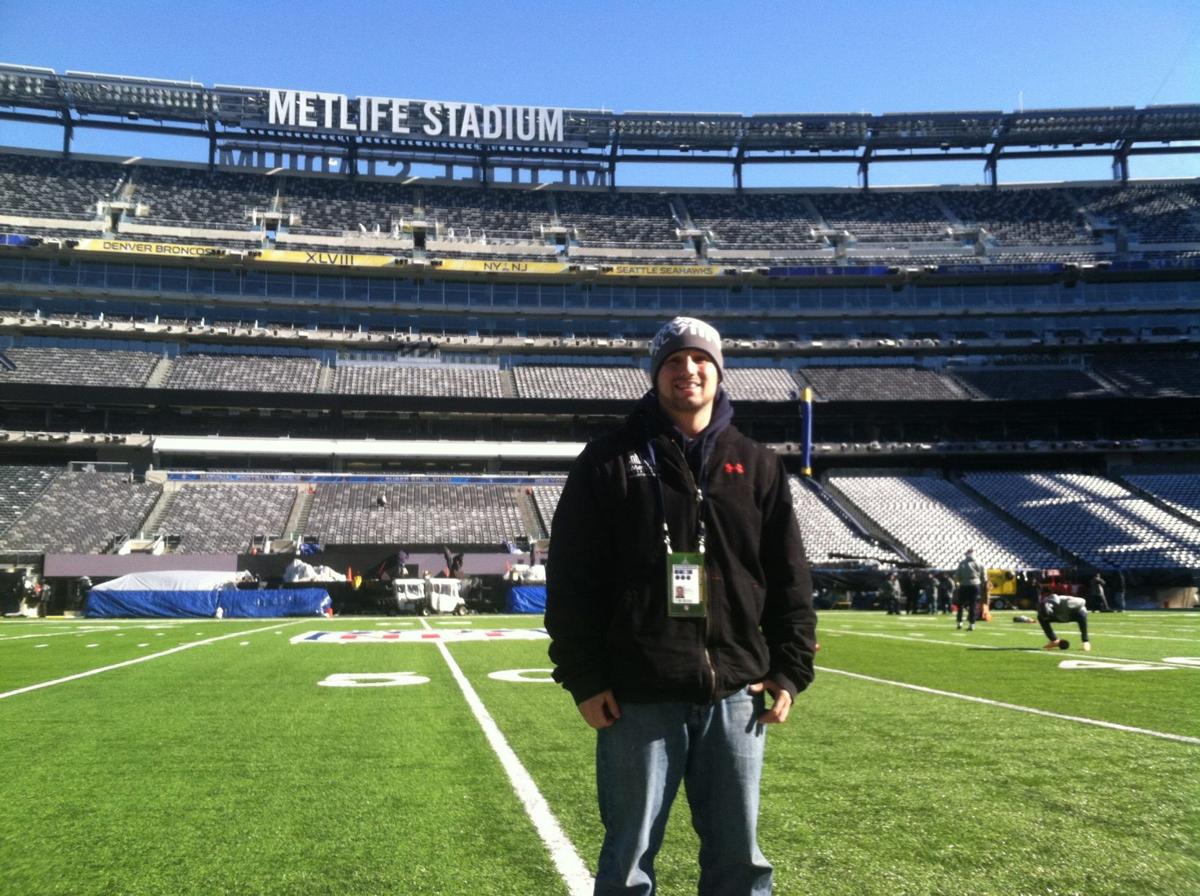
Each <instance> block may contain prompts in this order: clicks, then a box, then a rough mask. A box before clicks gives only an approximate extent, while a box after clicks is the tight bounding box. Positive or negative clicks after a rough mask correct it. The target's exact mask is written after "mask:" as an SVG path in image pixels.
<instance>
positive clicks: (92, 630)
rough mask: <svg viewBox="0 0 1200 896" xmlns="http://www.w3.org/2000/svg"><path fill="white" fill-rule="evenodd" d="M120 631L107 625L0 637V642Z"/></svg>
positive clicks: (116, 627)
mask: <svg viewBox="0 0 1200 896" xmlns="http://www.w3.org/2000/svg"><path fill="white" fill-rule="evenodd" d="M115 631H120V628H119V627H118V626H115V625H108V626H104V627H102V628H73V629H70V630H67V631H60V632H41V633H38V634H32V635H5V636H4V637H0V641H27V640H29V639H30V638H58V637H61V636H62V635H93V634H96V633H97V632H115Z"/></svg>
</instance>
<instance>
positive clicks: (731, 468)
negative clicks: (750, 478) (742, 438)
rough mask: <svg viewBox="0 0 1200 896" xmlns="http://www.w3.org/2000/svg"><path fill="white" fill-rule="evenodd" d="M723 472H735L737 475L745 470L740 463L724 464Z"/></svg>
mask: <svg viewBox="0 0 1200 896" xmlns="http://www.w3.org/2000/svg"><path fill="white" fill-rule="evenodd" d="M725 472H726V473H737V474H738V475H741V474H742V473H745V472H746V468H745V467H743V466H742V465H741V464H726V465H725Z"/></svg>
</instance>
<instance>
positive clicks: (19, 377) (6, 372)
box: [0, 346, 159, 387]
mask: <svg viewBox="0 0 1200 896" xmlns="http://www.w3.org/2000/svg"><path fill="white" fill-rule="evenodd" d="M3 359H7V363H3V361H0V383H6V382H7V383H38V384H43V385H50V384H55V385H68V386H108V387H138V386H144V385H146V381H147V380H148V379H149V377H150V373H151V371H153V370H154V366H155V365H156V364H157V363H158V360H159V356H158V355H156V354H153V353H151V352H135V351H122V350H119V349H112V350H109V349H93V348H58V347H53V346H19V347H13V348H10V349H7V350H6V351H5V352H4V353H3Z"/></svg>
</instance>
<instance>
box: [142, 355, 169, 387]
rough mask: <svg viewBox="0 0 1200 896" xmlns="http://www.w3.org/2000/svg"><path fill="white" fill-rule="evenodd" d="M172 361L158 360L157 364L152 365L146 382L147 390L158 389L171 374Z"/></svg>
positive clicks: (166, 359) (167, 359)
mask: <svg viewBox="0 0 1200 896" xmlns="http://www.w3.org/2000/svg"><path fill="white" fill-rule="evenodd" d="M172 363H173V362H172V360H171V359H170V358H159V359H158V363H157V364H155V365H154V369H153V370H151V371H150V376H149V378H148V379H147V380H146V388H147V389H158V388H160V387H161V386H162V384H163V382H164V381H165V380H166V378H167V377H168V376H169V375H170V373H171V365H172Z"/></svg>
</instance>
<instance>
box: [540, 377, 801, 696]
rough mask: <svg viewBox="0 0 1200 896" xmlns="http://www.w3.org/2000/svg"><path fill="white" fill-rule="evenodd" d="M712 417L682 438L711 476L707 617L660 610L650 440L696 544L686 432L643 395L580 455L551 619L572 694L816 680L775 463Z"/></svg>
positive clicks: (563, 519) (558, 523) (662, 592)
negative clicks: (697, 434) (698, 432)
mask: <svg viewBox="0 0 1200 896" xmlns="http://www.w3.org/2000/svg"><path fill="white" fill-rule="evenodd" d="M728 408H729V406H728V400H727V399H726V398H725V397H724V395H723V394H721V395H719V396H718V405H717V408H715V409H714V419H713V422H712V423H711V424H710V425H709V427H708V429H706V430H705V432H703V433H701V435H700V437H699V438H698V439H697V440H696V441H695V442H694V443H692V445H691V446H690V447H691V448H692V449H693V450H690V451H688V454H689V455H691V456H692V457H693V460H694V462H695V465H696V466H697V467H700V465H701V464H703V472H702V476H701V477H700V481H701V482H704V483H706V487H705V494H704V502H703V505H702V506H703V512H704V517H705V524H706V532H707V535H706V540H707V545H706V555H705V570H706V574H707V587H708V614H707V617H706V618H702V619H695V618H675V617H671V616H669V615H668V613H667V594H666V572H667V570H666V562H667V561H666V548H665V546H664V544H663V538H662V515H661V513H660V510H659V505H660V499H659V498H658V496H657V490H658V486H657V485H656V483H655V478H654V472H653V470H652V469H651V467H650V465H649V464H648V463H647V461H648V452H647V443H648V440H649V439H653V442H654V448H655V457H656V460H657V468H658V476H659V477H660V479H661V482H662V492H663V501H664V502H665V509H666V516H667V521H668V525H669V527H670V533H671V544H672V549H673V550H675V551H695V550H696V549H697V545H696V535H697V508H698V506H700V505H698V502H697V500H696V494H697V488H696V477H695V476H694V475H693V473H692V470H691V469H690V468H689V465H688V463H687V461H686V459H685V454H684V446H683V444H682V437H681V436H680V434H679V432H678V430H675V429H674V427H672V426H670V424H669V422H667V421H666V418H665V415H663V414H662V413H661V411H659V410H658V405H657V399H656V397H655V396H654V393H653V392H651V393H648V394H647V396H646V397H645V398H644V399H643V400H642V402H641V404H639V405H638V408H637V409H636V410H635V412H634V413H633V415H632V416H630V417H629V419H628V420H627V421H626V422H625V424H624V425H623V426H621V427H620V428H619V429H617V430H616V431H615V432H613V433H610V434H609V435H607V436H604V437H602V438H600V439H598V440H597V441H594V442H592V443H590V444H588V445H587V447H586V448H584V450H583V452H582V453H581V454H580V455H579V457H578V458H577V459H576V461H575V463H574V466H573V467H572V468H571V471H570V474H569V475H568V477H567V482H566V485H565V486H564V487H563V493H562V497H561V499H560V500H559V503H558V508H557V510H556V512H555V514H554V520H553V524H552V527H551V531H552V534H551V542H550V557H549V561H548V564H547V580H546V584H547V602H546V628H547V630H548V631H549V633H550V637H551V645H550V658H551V660H552V661H553V662H554V664H555V670H554V678H555V680H556V681H558V682H560V683H561V684H562V685H563V686H564V687H565V688H566V689H567V690H568V691H570V693H571V695H572V696H573V697H574V698H575V702H576V703H580V702H582V701H584V700H586V699H588V698H589V697H593V696H595V695H596V694H599V693H601V692H602V691H604V690H606V689H608V688H611V689H612V690H613V692H614V694H615V696H616V698H617V700H618V701H629V702H633V703H651V702H660V701H680V702H690V703H698V704H707V703H712V702H715V701H717V700H720V699H723V698H724V697H726V696H728V695H729V694H732V693H734V692H735V691H738V690H740V689H741V688H743V687H745V686H746V685H748V684H751V683H753V682H757V681H761V680H763V679H764V678H773V679H774V680H775V681H776V682H778V683H779V684H780V685H781V686H782V687H784V688H786V689H787V690H788V691H789V692H791V693H792V694H793V695H795V694H796V693H797V692H798V691H801V690H803V689H804V688H805V687H806V686H807V685H808V684H809V682H810V681H812V677H813V653H814V649H815V635H816V615H815V613H814V612H813V607H812V580H811V576H810V574H809V569H808V564H807V562H806V560H805V558H804V550H803V546H802V544H801V541H800V531H799V527H798V526H797V524H796V519H795V516H794V515H793V512H792V500H791V492H790V489H789V487H788V481H787V475H786V472H785V470H784V467H783V462H782V460H781V459H780V458H779V457H778V456H776V455H775V454H774V453H772V452H771V451H769V450H768V449H766V448H764V447H762V446H761V445H759V444H758V443H756V442H754V441H752V440H751V439H748V438H746V437H745V436H743V435H742V434H741V433H740V432H738V431H737V430H736V429H735V428H734V427H733V426H732V425H729V424H728V420H729V417H730V416H732V414H731V412H730V411H729V409H728Z"/></svg>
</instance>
